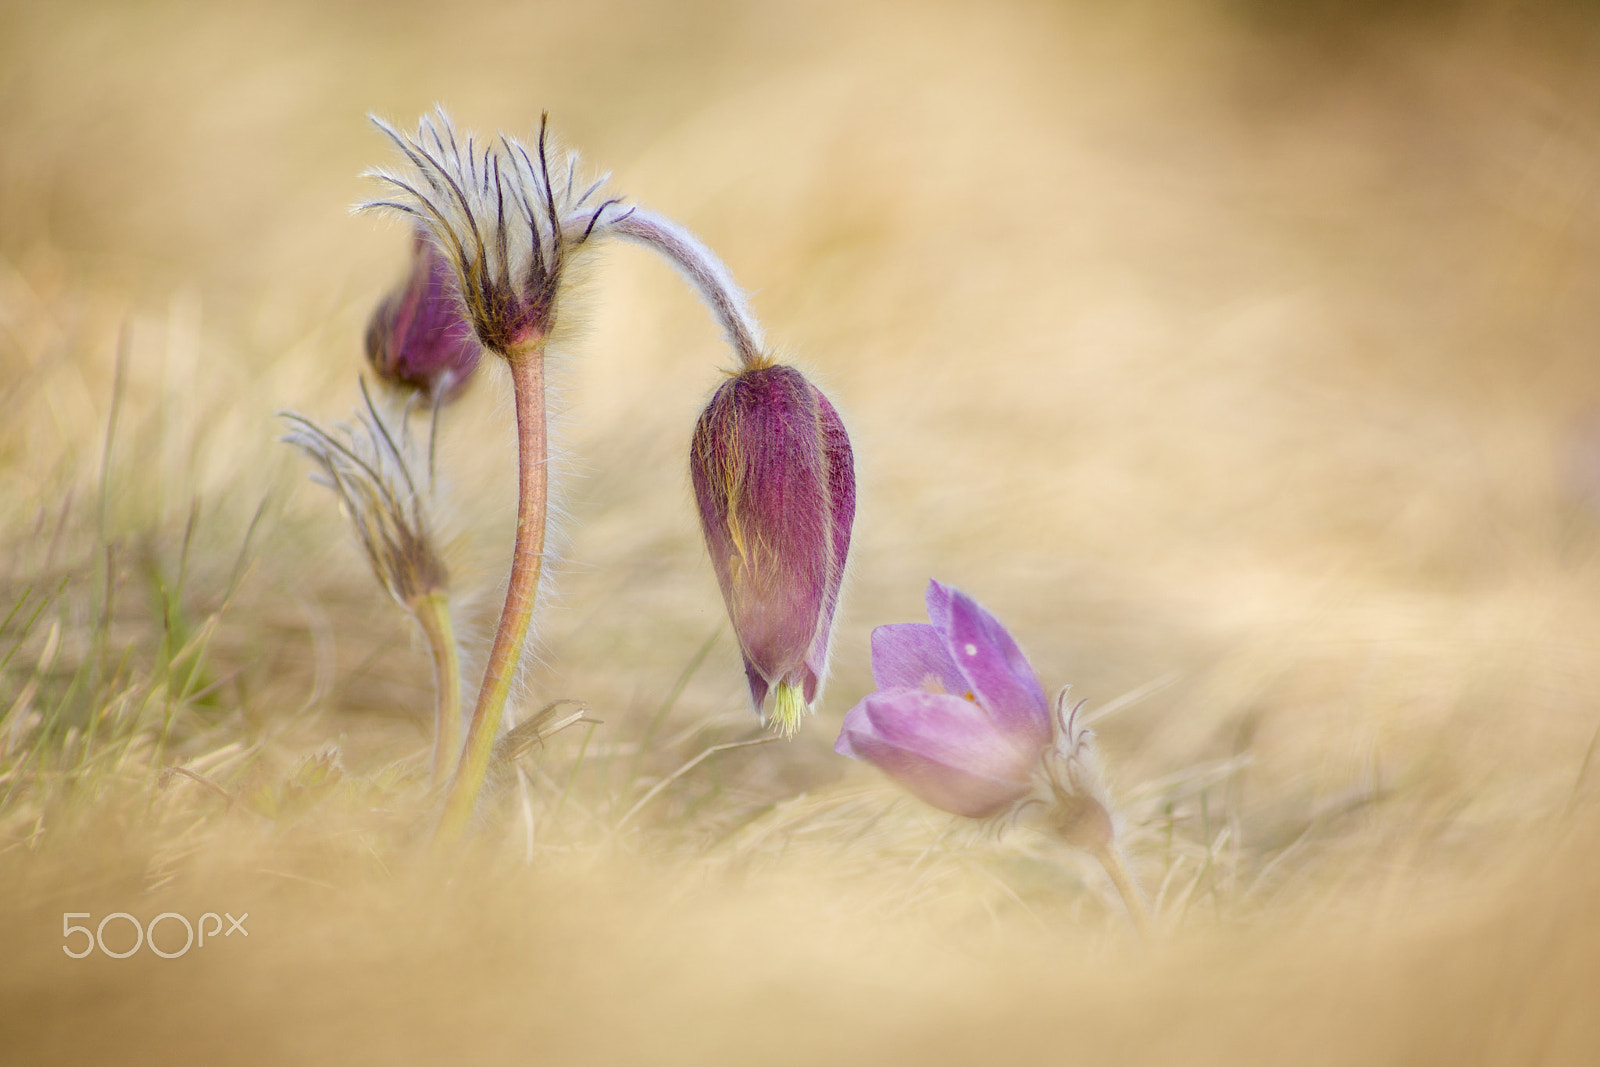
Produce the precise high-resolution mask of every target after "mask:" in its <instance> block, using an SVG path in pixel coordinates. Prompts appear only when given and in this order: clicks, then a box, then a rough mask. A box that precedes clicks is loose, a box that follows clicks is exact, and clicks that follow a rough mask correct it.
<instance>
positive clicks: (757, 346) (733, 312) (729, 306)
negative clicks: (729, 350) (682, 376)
mask: <svg viewBox="0 0 1600 1067" xmlns="http://www.w3.org/2000/svg"><path fill="white" fill-rule="evenodd" d="M606 225H607V228H609V229H610V230H611V232H612V233H615V234H617V235H618V236H619V237H626V238H628V239H629V240H632V241H637V242H638V243H640V244H642V245H645V246H647V247H649V248H652V249H654V250H655V251H657V252H659V253H660V254H661V255H663V256H665V257H667V259H669V260H671V261H672V263H673V264H674V265H675V266H677V268H678V269H679V270H681V271H682V272H683V273H684V276H685V277H687V278H688V279H689V284H691V285H693V286H694V287H695V288H696V289H697V290H699V292H700V296H701V298H702V299H704V300H705V302H706V304H707V305H708V306H709V307H710V308H711V313H712V314H713V315H715V316H716V317H717V321H718V322H720V323H721V324H722V328H723V330H724V331H725V332H726V333H727V335H728V343H729V344H731V345H732V346H733V350H734V351H735V352H737V353H738V354H739V361H740V362H741V363H743V364H744V367H745V369H746V370H753V369H756V368H758V367H762V366H765V365H766V364H767V362H768V358H767V354H766V351H765V350H764V349H763V347H762V337H761V327H760V326H759V325H757V324H756V317H755V316H754V315H752V314H751V313H750V305H749V303H748V302H747V301H746V300H745V295H744V293H743V291H741V290H740V288H739V286H738V285H737V284H736V283H735V282H734V280H733V275H731V274H729V273H728V268H727V267H726V266H724V265H723V263H722V260H720V259H718V258H717V256H716V253H715V252H713V251H711V249H709V248H707V247H706V246H705V245H704V244H703V243H701V241H700V239H699V238H698V237H696V236H695V235H694V234H692V233H690V232H689V231H688V230H686V229H684V228H683V227H682V226H679V225H678V224H677V223H676V222H673V221H672V220H671V219H668V218H664V217H663V216H661V215H657V214H656V213H655V212H653V211H647V210H645V209H644V208H640V207H636V208H634V209H633V210H632V211H631V212H629V213H628V214H627V215H624V216H623V217H622V218H620V219H618V220H616V221H615V222H611V223H607V224H606Z"/></svg>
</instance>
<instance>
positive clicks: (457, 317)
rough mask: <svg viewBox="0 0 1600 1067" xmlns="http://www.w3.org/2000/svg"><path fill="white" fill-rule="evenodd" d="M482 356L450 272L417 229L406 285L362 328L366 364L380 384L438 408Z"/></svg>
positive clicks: (458, 389) (462, 383) (385, 300)
mask: <svg viewBox="0 0 1600 1067" xmlns="http://www.w3.org/2000/svg"><path fill="white" fill-rule="evenodd" d="M482 355H483V349H482V348H481V347H480V346H479V344H478V341H477V338H476V337H474V336H473V333H472V326H471V325H470V324H468V322H467V321H466V319H464V318H462V317H461V300H460V297H459V296H458V295H457V293H456V281H455V270H454V269H453V268H452V267H451V266H450V261H449V260H447V259H446V258H445V257H444V255H443V254H442V253H441V252H440V251H439V250H438V249H437V248H435V247H434V245H433V242H432V240H430V239H429V237H428V233H427V231H426V230H424V229H423V228H422V227H420V226H418V227H417V230H416V239H415V241H414V242H413V245H412V253H411V270H410V272H409V273H408V274H407V276H406V280H405V281H404V282H403V283H402V284H401V285H400V286H399V287H398V288H396V289H395V290H394V291H393V292H391V293H389V295H387V296H385V297H384V298H383V299H382V300H381V301H379V303H378V306H377V307H376V308H375V309H374V310H373V312H372V319H371V320H370V321H369V322H368V323H367V360H368V362H370V363H371V364H372V369H373V371H374V372H376V374H377V375H378V377H379V378H380V379H382V380H383V381H385V382H388V383H389V384H390V385H395V386H399V387H402V388H408V389H416V390H419V391H421V392H422V393H423V394H425V395H426V397H427V398H428V400H429V401H431V402H432V403H435V404H441V403H444V402H445V401H447V400H450V399H452V398H453V397H455V396H456V395H457V394H458V393H460V392H461V390H462V388H463V387H464V386H465V385H466V384H467V381H468V380H469V379H470V378H471V377H472V372H473V371H474V370H476V369H477V367H478V360H479V358H480V357H482Z"/></svg>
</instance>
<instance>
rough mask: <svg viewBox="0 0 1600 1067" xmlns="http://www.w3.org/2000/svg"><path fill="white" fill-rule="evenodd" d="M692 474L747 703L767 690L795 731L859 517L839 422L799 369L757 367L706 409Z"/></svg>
mask: <svg viewBox="0 0 1600 1067" xmlns="http://www.w3.org/2000/svg"><path fill="white" fill-rule="evenodd" d="M689 470H690V475H691V478H692V480H693V482H694V492H695V499H696V502H697V503H698V505H699V509H700V525H701V529H702V531H703V533H704V534H705V539H706V547H707V549H708V550H709V552H710V555H711V565H712V568H713V569H714V570H715V571H716V575H717V583H718V585H720V586H721V588H722V597H723V600H724V602H725V603H726V604H727V607H728V616H729V618H730V619H732V621H733V629H734V633H735V635H736V636H737V638H738V641H739V648H740V651H741V652H742V653H743V656H744V670H745V677H746V678H747V679H748V681H749V683H750V697H751V700H752V701H753V702H754V704H755V707H756V710H757V711H758V712H759V711H762V710H763V709H764V706H765V703H766V699H767V695H768V692H769V690H771V691H772V693H773V712H772V717H771V718H772V723H773V726H774V727H775V728H776V729H777V730H778V731H779V732H780V733H782V734H784V735H785V736H792V735H793V734H794V733H795V731H797V730H798V729H799V727H800V722H801V718H802V716H803V714H804V713H805V711H806V710H807V709H809V708H810V706H811V705H812V703H813V702H814V701H815V700H816V697H817V691H818V688H819V687H820V685H821V683H822V679H823V678H824V677H825V675H826V673H827V662H828V651H829V645H830V643H831V641H832V636H833V617H834V612H835V611H836V610H837V608H838V602H839V587H840V584H841V582H842V581H843V579H844V566H845V559H846V556H847V554H848V552H849V548H850V527H851V525H852V523H853V522H854V520H855V510H856V489H855V467H854V461H853V458H852V455H851V450H850V439H849V437H848V436H847V435H846V433H845V429H844V423H843V422H842V421H841V420H840V418H839V415H838V412H836V411H835V410H834V408H833V405H832V404H830V403H829V402H828V398H827V397H825V396H823V395H822V393H821V392H820V391H819V390H818V389H817V387H816V386H814V385H812V384H811V383H810V382H809V381H807V380H806V378H805V376H804V375H802V374H801V373H800V372H799V371H798V370H795V369H794V368H793V367H788V366H782V365H778V364H772V363H767V362H765V361H762V360H756V361H753V365H750V366H746V367H745V369H743V370H741V371H740V372H739V373H737V374H735V375H733V376H732V377H730V378H729V379H728V380H727V381H726V382H724V383H723V384H722V386H721V387H720V388H719V389H718V390H717V391H716V393H715V395H713V396H712V398H711V402H710V404H708V405H707V406H706V409H705V411H704V412H703V413H702V414H701V416H700V421H699V423H698V424H697V425H696V426H695V432H694V440H693V444H692V445H691V448H690V453H689Z"/></svg>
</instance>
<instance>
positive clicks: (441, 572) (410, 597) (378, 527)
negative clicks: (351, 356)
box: [283, 383, 450, 608]
mask: <svg viewBox="0 0 1600 1067" xmlns="http://www.w3.org/2000/svg"><path fill="white" fill-rule="evenodd" d="M362 399H363V400H364V401H365V402H366V403H365V406H364V408H363V409H362V410H361V411H360V412H359V413H358V418H357V422H356V424H355V425H353V426H349V425H341V426H335V427H334V428H333V429H332V430H325V429H323V428H322V427H321V426H318V425H317V424H316V423H314V422H312V421H311V420H310V419H308V418H306V417H304V416H303V415H297V414H295V413H293V412H287V413H285V414H284V417H285V418H286V419H288V420H289V422H290V423H291V424H292V428H291V429H290V431H289V433H288V434H287V435H285V437H284V438H283V440H285V441H287V442H288V443H289V444H292V445H294V446H295V447H296V448H298V449H300V451H302V452H304V453H305V454H306V455H307V456H309V457H310V458H311V459H312V460H313V461H314V462H315V463H316V464H317V466H318V467H320V468H322V481H323V482H324V484H326V485H327V486H328V487H329V488H331V489H332V490H333V491H334V493H335V494H336V495H337V496H338V497H339V502H340V503H341V504H342V505H343V506H344V509H345V511H346V512H347V513H348V515H349V517H350V521H351V524H352V525H353V526H354V527H355V531H356V536H357V538H359V539H360V541H361V547H362V548H363V549H365V550H366V553H367V559H368V560H369V561H370V562H371V564H372V570H373V573H374V574H376V575H377V577H378V581H380V582H382V583H383V586H384V588H385V589H387V590H388V591H389V594H390V595H391V596H393V597H394V598H395V600H397V601H399V602H400V603H401V604H402V605H403V606H405V607H407V608H413V607H414V606H415V605H416V604H417V603H419V602H420V601H422V600H424V599H426V598H428V597H431V596H442V595H443V594H444V593H445V592H446V590H447V587H448V585H449V577H450V574H449V570H448V568H447V567H446V566H445V562H444V558H443V554H442V552H441V551H440V549H439V546H438V544H437V543H436V541H435V538H434V534H433V532H432V529H431V527H430V524H429V521H428V510H427V506H426V497H425V493H424V491H423V488H422V487H419V486H418V485H417V483H416V480H415V479H414V477H413V476H412V473H411V466H412V463H413V462H414V459H413V457H411V456H409V455H408V453H410V452H413V451H414V449H413V448H412V446H411V442H410V439H409V437H407V436H405V433H406V431H405V430H404V429H402V431H401V437H400V439H399V440H398V441H397V440H396V439H395V437H394V435H393V434H391V433H390V432H389V428H388V426H386V425H385V424H384V422H383V419H382V418H380V417H379V415H378V411H377V408H375V407H374V406H373V404H372V398H371V397H370V396H367V394H366V385H365V384H364V383H363V385H362Z"/></svg>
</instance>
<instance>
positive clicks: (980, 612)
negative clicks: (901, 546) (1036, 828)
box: [834, 581, 1051, 818]
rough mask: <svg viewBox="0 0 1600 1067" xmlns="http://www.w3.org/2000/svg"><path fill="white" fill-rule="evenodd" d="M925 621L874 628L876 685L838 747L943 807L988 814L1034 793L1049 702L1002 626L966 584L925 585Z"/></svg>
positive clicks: (847, 721)
mask: <svg viewBox="0 0 1600 1067" xmlns="http://www.w3.org/2000/svg"><path fill="white" fill-rule="evenodd" d="M927 603H928V618H929V619H931V620H932V624H931V625H930V624H928V623H901V624H897V625H891V626H880V627H878V628H877V629H875V630H874V631H873V632H872V676H873V681H874V682H875V683H876V685H877V691H876V692H873V693H869V694H868V695H867V696H866V697H865V698H864V699H863V700H862V701H861V703H859V704H857V705H856V706H855V707H853V708H851V709H850V711H849V712H848V713H847V714H846V715H845V718H844V729H843V730H842V731H841V732H840V734H839V740H838V742H837V743H836V744H835V745H834V750H835V751H836V752H839V753H840V754H841V755H845V756H850V757H852V758H854V759H860V760H866V761H867V762H869V763H872V764H874V765H876V766H877V767H878V768H879V769H881V770H882V771H884V773H886V774H888V775H889V776H890V777H892V778H894V779H895V780H896V781H898V782H899V783H900V784H902V785H904V786H905V787H906V788H907V789H909V790H910V791H911V792H912V793H914V794H916V795H917V796H918V797H920V798H921V799H923V800H925V801H927V802H928V803H929V804H932V805H934V806H935V807H937V808H942V809H944V810H945V811H949V812H953V813H955V814H957V815H966V816H969V817H971V818H985V817H987V816H990V815H994V814H997V813H998V812H1001V811H1003V810H1005V809H1006V808H1008V807H1010V806H1011V805H1013V804H1016V803H1017V802H1018V801H1020V800H1022V799H1023V798H1024V797H1026V796H1028V794H1029V793H1030V792H1032V791H1033V788H1034V773H1035V771H1036V770H1037V769H1038V768H1039V765H1040V760H1041V758H1042V757H1043V756H1044V754H1045V752H1046V751H1047V750H1048V749H1049V747H1050V740H1051V729H1050V705H1049V704H1048V702H1047V701H1046V700H1045V695H1044V690H1043V688H1041V687H1040V685H1039V679H1038V676H1037V675H1035V674H1034V671H1033V668H1032V666H1030V665H1029V663H1028V660H1027V658H1026V657H1025V656H1024V655H1023V654H1022V650H1021V649H1020V648H1018V647H1017V643H1016V641H1014V640H1012V637H1011V635H1010V634H1009V633H1007V632H1006V629H1005V627H1004V626H1002V625H1000V622H999V620H997V619H996V618H995V617H994V616H993V615H991V614H989V612H987V611H985V610H984V609H983V607H982V606H980V605H979V604H978V602H977V601H975V600H973V599H972V598H971V597H969V596H967V595H966V594H965V593H962V592H961V591H960V590H957V589H952V588H950V587H949V586H946V585H941V584H940V583H939V582H936V581H930V582H929V583H928V595H927Z"/></svg>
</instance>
